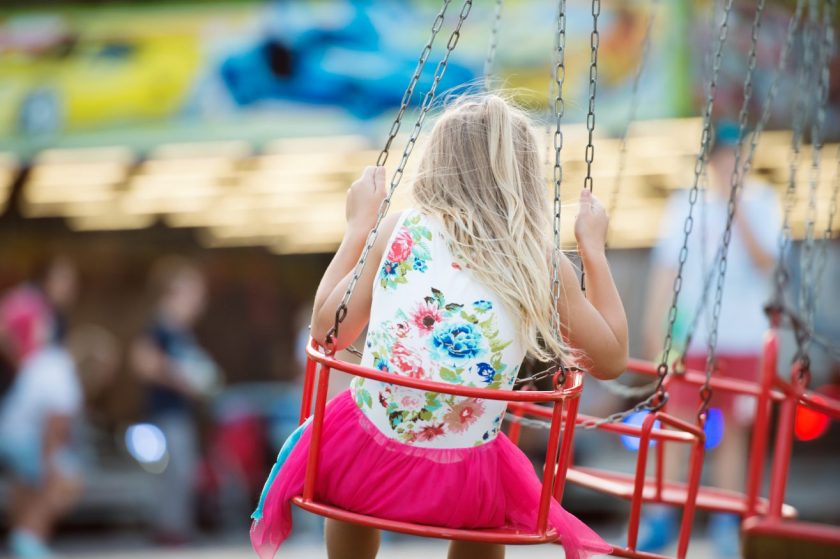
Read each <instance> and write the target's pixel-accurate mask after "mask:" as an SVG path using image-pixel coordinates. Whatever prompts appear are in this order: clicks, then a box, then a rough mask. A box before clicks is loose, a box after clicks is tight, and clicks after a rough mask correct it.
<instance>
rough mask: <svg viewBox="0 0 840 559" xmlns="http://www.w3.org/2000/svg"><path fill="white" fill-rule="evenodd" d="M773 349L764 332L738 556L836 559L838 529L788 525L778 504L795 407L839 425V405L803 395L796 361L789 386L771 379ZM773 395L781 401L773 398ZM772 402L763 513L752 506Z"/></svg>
mask: <svg viewBox="0 0 840 559" xmlns="http://www.w3.org/2000/svg"><path fill="white" fill-rule="evenodd" d="M778 346H779V338H778V331H777V330H776V328H772V329H771V330H770V331H769V332H768V335H767V342H766V344H765V350H766V351H765V358H766V359H767V360H768V361H769V362H771V363H772V369H771V368H770V367H766V368H765V371H764V374H763V377H762V383H761V395H760V396H759V406H758V410H757V415H756V426H757V427H756V436H754V437H753V441H752V449H751V454H750V472H749V476H748V486H747V493H748V497H747V508H748V513H747V515H746V518H745V519H744V522H743V524H742V526H741V529H742V532H743V534H744V542H745V544H744V556H745V557H748V558H752V557H793V556H806V555H807V556H808V557H814V558H818V557H832V558H833V557H838V556H840V526H830V525H826V524H817V523H812V522H801V521H795V520H792V519H790V518H788V517H787V516H786V515H785V510H784V507H785V505H784V504H783V500H784V495H785V490H786V487H787V479H788V471H789V467H790V459H791V452H792V447H793V433H794V425H795V417H796V409H797V407H798V406H805V407H807V408H809V409H811V410H814V411H817V412H819V413H822V414H824V415H826V416H827V417H829V418H830V419H833V420H840V400H837V399H834V398H830V397H827V396H825V395H819V396H816V395H815V394H814V393H813V392H811V391H808V390H806V388H805V384H806V383H807V380H806V379H805V378H804V377H802V376H801V375H800V368H801V367H802V364H801V363H800V362H795V363H794V364H793V366H792V368H791V380H790V381H784V380H782V379H781V378H779V377H778V376H777V375H776V374H775V370H776V369H775V365H776V360H777V356H778ZM779 394H781V398H779V397H778V395H779ZM773 403H779V404H780V409H779V414H778V419H777V424H776V440H775V445H774V449H773V459H772V464H771V470H770V480H769V481H770V483H769V485H770V497H769V504H768V507H767V508H766V510H764V509H763V508H762V507H761V506H759V505H758V503H757V498H756V496H757V493H758V487H759V486H760V484H761V482H762V481H763V479H764V472H765V456H766V450H767V444H768V438H769V421H770V416H771V407H772V404H773ZM759 426H760V427H761V429H760V430H759ZM791 546H794V547H791Z"/></svg>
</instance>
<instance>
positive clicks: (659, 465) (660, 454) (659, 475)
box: [654, 441, 666, 501]
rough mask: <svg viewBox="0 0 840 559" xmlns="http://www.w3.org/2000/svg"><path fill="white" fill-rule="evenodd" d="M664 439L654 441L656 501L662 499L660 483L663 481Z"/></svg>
mask: <svg viewBox="0 0 840 559" xmlns="http://www.w3.org/2000/svg"><path fill="white" fill-rule="evenodd" d="M665 444H666V443H665V441H657V443H656V472H655V476H656V477H655V478H654V480H655V481H656V486H655V487H656V495H655V498H656V500H657V501H661V500H662V485H663V484H664V483H665Z"/></svg>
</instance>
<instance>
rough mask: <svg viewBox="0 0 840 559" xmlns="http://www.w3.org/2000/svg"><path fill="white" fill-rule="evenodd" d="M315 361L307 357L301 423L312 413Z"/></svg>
mask: <svg viewBox="0 0 840 559" xmlns="http://www.w3.org/2000/svg"><path fill="white" fill-rule="evenodd" d="M315 365H316V363H315V361H314V360H313V359H308V358H307V359H306V375H305V376H304V377H303V394H302V395H301V399H300V421H299V423H300V424H303V422H304V421H306V418H307V417H309V414H311V413H312V390H313V388H314V387H315Z"/></svg>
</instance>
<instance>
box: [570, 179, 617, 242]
mask: <svg viewBox="0 0 840 559" xmlns="http://www.w3.org/2000/svg"><path fill="white" fill-rule="evenodd" d="M609 221H610V220H609V217H608V216H607V211H606V210H605V209H604V206H603V205H602V204H601V202H600V201H598V199H597V198H595V196H593V195H592V193H591V192H589V191H588V190H586V189H585V188H584V189H583V190H582V191H581V193H580V207H579V209H578V215H577V219H576V220H575V238H576V239H577V243H578V248H579V249H580V250H581V252H587V251H591V250H603V249H604V247H605V246H606V244H607V224H608V223H609Z"/></svg>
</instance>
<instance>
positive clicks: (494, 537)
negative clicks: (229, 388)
mask: <svg viewBox="0 0 840 559" xmlns="http://www.w3.org/2000/svg"><path fill="white" fill-rule="evenodd" d="M292 503H294V504H295V505H297V506H298V507H300V508H302V509H304V510H307V511H309V512H312V513H315V514H318V515H321V516H325V517H327V518H334V519H336V520H343V521H345V522H352V523H353V524H358V525H361V526H369V527H371V528H380V529H382V530H389V531H391V532H401V533H403V534H412V535H415V536H423V537H427V538H443V539H447V540H462V541H474V542H487V543H498V544H510V545H523V544H526V545H528V544H541V543H549V542H556V541H557V540H558V538H559V536H558V534H557V531H556V530H554V529H553V528H549V529H548V530H547V531H546V533H545V534H544V535H539V534H535V533H533V532H530V533H529V532H514V531H510V530H504V529H479V530H462V529H457V528H445V527H442V526H427V525H424V524H413V523H411V522H401V521H397V520H388V519H385V518H378V517H374V516H368V515H365V514H358V513H355V512H350V511H346V510H344V509H340V508H337V507H333V506H330V505H326V504H324V503H314V502H311V501H307V500H305V499H303V498H302V497H293V498H292Z"/></svg>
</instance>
